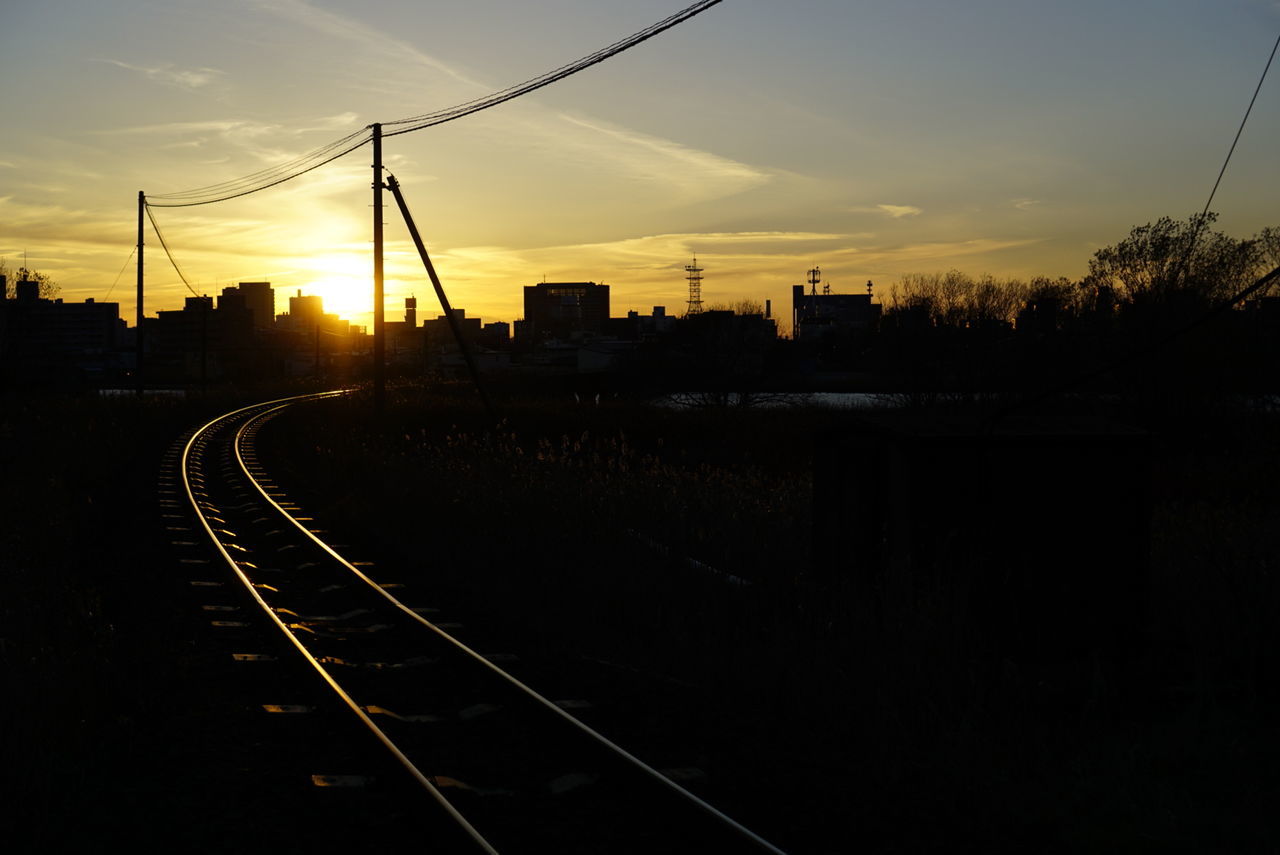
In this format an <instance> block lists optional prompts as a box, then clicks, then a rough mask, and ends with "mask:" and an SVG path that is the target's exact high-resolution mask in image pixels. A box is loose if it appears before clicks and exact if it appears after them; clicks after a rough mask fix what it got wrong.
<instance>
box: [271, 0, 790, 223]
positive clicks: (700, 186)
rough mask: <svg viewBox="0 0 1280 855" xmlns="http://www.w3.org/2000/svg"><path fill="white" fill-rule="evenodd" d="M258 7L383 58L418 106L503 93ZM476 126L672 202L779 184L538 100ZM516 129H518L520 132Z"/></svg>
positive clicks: (372, 38)
mask: <svg viewBox="0 0 1280 855" xmlns="http://www.w3.org/2000/svg"><path fill="white" fill-rule="evenodd" d="M253 2H254V3H255V5H256V6H257V7H258V8H260V9H262V10H264V11H267V12H269V13H272V14H275V15H278V16H280V17H283V18H285V19H287V20H289V21H291V22H293V23H295V24H297V25H299V26H304V27H307V28H309V29H311V30H313V31H315V32H318V33H320V34H323V35H325V36H328V37H331V38H335V39H341V40H343V41H346V42H348V43H354V44H356V45H358V46H359V48H360V49H361V54H362V55H366V56H373V57H378V58H379V59H380V61H381V62H383V63H385V68H386V69H387V73H386V74H384V75H382V77H381V79H383V80H385V81H391V80H403V81H405V83H406V89H407V92H411V93H412V95H413V97H414V98H415V99H418V98H421V97H422V94H423V93H425V92H434V93H435V94H436V95H437V97H438V96H439V95H440V92H439V90H440V88H441V83H442V82H444V83H445V84H446V86H448V85H449V84H452V86H451V87H450V91H449V93H448V94H447V95H446V97H448V98H449V99H450V100H452V99H455V98H456V99H459V100H465V99H469V98H473V97H475V96H477V95H480V94H486V93H489V92H492V91H494V90H495V89H497V88H498V87H496V86H493V85H491V84H490V83H487V82H483V81H479V80H476V79H475V78H473V77H471V76H469V75H467V74H466V73H464V72H463V71H461V70H460V69H458V68H456V67H454V66H453V65H451V64H449V63H447V62H444V61H442V60H440V59H438V58H436V57H434V56H432V55H430V54H428V53H425V52H423V51H422V50H419V49H418V48H417V47H415V46H414V45H412V44H410V43H409V42H407V41H405V40H402V39H400V38H397V37H395V36H394V35H391V34H389V33H386V32H383V31H381V30H378V29H376V28H374V27H371V26H369V25H367V24H365V23H364V22H363V21H361V20H359V19H357V18H354V17H349V16H346V15H342V14H339V13H336V12H332V11H329V10H326V9H321V8H319V7H317V6H316V5H314V4H312V3H310V2H307V0H253ZM415 68H416V69H418V70H419V71H423V70H425V71H428V72H431V74H430V77H429V79H427V80H423V79H422V76H421V74H420V73H419V74H417V75H416V76H415V74H414V72H413V69H415ZM406 69H407V70H408V71H406ZM410 80H411V81H412V82H411V83H410ZM506 82H508V81H503V83H506ZM446 106H449V104H448V102H447V101H446V102H445V103H435V104H430V105H427V104H424V105H423V107H422V110H423V111H425V110H428V109H436V108H439V107H446ZM353 118H354V116H353ZM472 126H473V128H474V127H477V126H484V127H485V128H486V129H487V130H486V131H483V132H488V133H491V134H493V135H494V136H495V137H496V138H497V139H499V140H501V141H502V142H503V143H504V144H508V145H509V144H512V143H513V141H517V140H518V144H519V145H520V147H521V149H522V150H524V151H528V150H529V149H530V147H531V146H539V147H540V154H549V155H551V156H557V157H562V158H563V157H571V158H572V159H573V160H574V163H575V167H581V166H582V165H584V164H585V165H590V164H591V163H596V164H601V165H608V166H609V167H610V168H612V169H615V170H618V169H620V170H621V171H622V173H623V174H624V175H626V176H628V177H630V178H632V179H636V180H639V181H644V182H651V183H654V184H658V185H660V186H662V187H663V192H665V193H667V194H668V197H669V199H670V200H671V201H674V202H679V203H688V202H693V201H703V200H708V199H715V198H723V197H724V196H728V195H732V194H735V193H738V192H742V191H744V190H749V189H752V188H754V187H758V186H760V185H762V184H764V183H766V182H768V181H769V180H770V179H771V175H770V174H769V173H767V172H764V171H762V170H760V169H757V168H755V167H752V166H749V165H747V164H744V163H739V162H737V161H734V160H732V159H729V158H725V157H722V156H720V155H717V154H714V153H711V152H705V151H700V150H698V149H694V148H690V147H688V146H685V145H682V144H680V143H677V142H674V141H671V140H666V139H661V138H658V137H653V136H649V135H647V134H644V133H640V132H637V131H634V130H631V129H629V128H625V127H621V126H618V125H614V124H610V123H608V122H604V121H601V120H599V119H595V118H590V117H585V116H571V115H567V114H565V113H561V112H552V111H549V110H547V109H545V108H542V107H540V106H538V102H537V101H536V100H530V99H525V100H523V101H522V108H521V109H519V110H515V111H513V110H506V111H504V112H503V117H502V123H501V128H494V127H492V126H490V125H488V123H486V122H485V121H484V120H481V121H480V122H478V123H473V125H472ZM516 126H518V130H517V131H516V132H513V130H512V129H513V127H516Z"/></svg>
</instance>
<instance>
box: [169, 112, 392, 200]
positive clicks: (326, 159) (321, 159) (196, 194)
mask: <svg viewBox="0 0 1280 855" xmlns="http://www.w3.org/2000/svg"><path fill="white" fill-rule="evenodd" d="M372 137H373V135H372V133H370V131H369V129H368V128H361V129H360V130H359V131H356V132H355V133H352V134H348V135H347V136H345V137H343V138H342V139H339V140H334V141H333V142H331V143H328V144H327V145H324V146H321V147H320V148H318V149H316V150H314V151H311V152H308V153H307V154H304V155H302V156H300V157H296V158H294V159H293V160H289V161H286V162H285V163H282V164H278V165H276V166H273V167H269V168H267V169H263V170H260V171H258V172H255V173H253V174H251V175H246V176H244V177H242V178H236V179H234V180H231V181H224V182H222V183H221V184H211V185H209V186H208V187H199V188H196V189H194V190H187V191H184V192H181V193H162V194H157V195H155V196H148V197H147V205H148V206H149V207H156V208H188V207H191V206H193V205H210V204H213V203H214V202H225V201H227V200H228V199H235V198H238V197H240V196H248V195H249V194H250V193H257V192H258V191H260V190H266V189H267V188H269V187H275V186H276V185H277V184H283V183H284V182H286V181H290V180H292V179H294V178H297V177H298V176H300V175H305V174H307V173H308V172H311V171H312V170H314V169H319V168H320V167H322V166H324V165H325V164H328V163H332V162H333V161H335V160H337V159H338V158H340V157H342V156H344V155H347V154H350V153H351V152H353V151H355V150H356V149H358V148H360V147H361V146H363V145H364V144H365V143H367V142H369V140H370V139H372Z"/></svg>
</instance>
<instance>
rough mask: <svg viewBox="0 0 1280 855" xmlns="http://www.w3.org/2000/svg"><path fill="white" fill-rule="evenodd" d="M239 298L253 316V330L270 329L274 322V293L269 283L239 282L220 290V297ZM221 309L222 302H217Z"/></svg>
mask: <svg viewBox="0 0 1280 855" xmlns="http://www.w3.org/2000/svg"><path fill="white" fill-rule="evenodd" d="M237 295H238V296H240V297H241V298H243V299H244V305H245V308H247V309H248V310H249V311H250V312H251V313H252V315H253V326H254V328H255V329H260V330H261V329H270V328H271V326H272V325H274V324H275V321H276V292H275V289H274V288H272V287H271V283H270V282H241V283H240V284H239V285H228V286H227V287H226V288H223V289H222V297H224V298H226V297H234V296H237ZM218 307H219V308H221V307H222V300H221V299H220V300H219V301H218Z"/></svg>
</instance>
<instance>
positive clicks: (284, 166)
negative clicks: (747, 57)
mask: <svg viewBox="0 0 1280 855" xmlns="http://www.w3.org/2000/svg"><path fill="white" fill-rule="evenodd" d="M720 2H721V0H699V2H697V3H693V4H692V5H690V6H687V7H685V8H684V9H681V10H680V11H679V12H676V13H675V14H674V15H670V16H668V17H666V18H663V19H662V20H661V21H658V22H657V23H656V24H652V25H650V26H648V27H645V28H644V29H643V30H640V31H638V32H635V33H632V34H631V35H630V36H627V37H626V38H625V39H621V40H620V41H616V42H614V43H613V44H611V45H609V46H607V47H604V48H601V49H600V50H598V51H595V52H594V53H590V54H587V55H586V56H584V57H582V58H581V59H579V60H577V61H575V62H571V63H569V64H568V65H563V66H561V67H559V68H557V69H553V70H552V71H548V72H547V73H545V74H541V75H539V76H538V77H533V78H530V79H529V80H526V81H525V82H523V83H518V84H516V85H515V86H509V87H507V88H506V89H501V90H499V91H497V92H494V93H492V94H490V95H486V96H485V97H483V98H476V99H473V100H471V101H465V102H463V103H461V104H456V105H454V106H452V107H448V108H445V109H443V110H437V111H435V112H433V113H423V114H421V115H418V116H410V117H408V118H404V119H397V120H395V121H393V122H383V123H382V124H383V126H384V127H389V126H397V125H407V127H401V128H400V129H399V130H394V131H391V132H389V133H383V136H384V137H392V136H398V135H400V134H407V133H411V132H413V131H420V130H422V129H423V128H429V127H433V126H434V125H441V124H444V123H445V122H452V121H454V120H455V119H461V118H462V117H464V116H470V115H471V114H473V113H478V112H480V111H481V110H487V109H489V108H490V107H496V106H498V105H499V104H504V103H506V102H507V101H510V100H512V99H513V98H519V97H520V96H521V95H525V94H528V93H529V92H533V91H534V90H536V89H541V88H542V87H544V86H550V85H551V84H552V83H555V82H557V81H559V80H563V79H565V78H566V77H569V76H570V75H573V74H577V73H578V72H579V71H582V70H584V69H587V68H590V67H591V66H593V65H596V64H598V63H601V62H604V61H605V60H606V59H609V58H610V57H614V56H617V55H618V54H620V53H622V52H623V51H625V50H629V49H630V48H633V47H635V46H636V45H638V44H640V43H641V42H644V41H647V40H649V39H651V38H653V37H654V36H656V35H658V34H659V33H662V32H664V31H666V30H669V29H671V28H672V27H674V26H676V25H677V24H681V23H683V22H685V21H687V20H689V19H690V18H692V17H693V16H695V15H698V14H701V13H702V12H705V11H706V10H707V9H710V8H711V7H712V6H715V5H716V4H718V3H720ZM371 128H372V126H369V127H366V128H361V129H360V130H358V131H355V132H353V133H350V134H348V135H347V136H345V137H343V138H341V139H338V140H334V141H333V142H331V143H327V144H326V145H323V146H321V147H320V148H318V149H315V150H314V151H311V152H308V153H306V154H304V155H301V156H299V157H296V158H293V159H292V160H288V161H285V162H284V163H280V164H277V165H275V166H271V167H267V168H266V169H262V170H259V171H258V172H254V173H251V174H249V175H246V176H243V177H241V178H235V179H232V180H230V181H224V182H221V183H218V184H210V185H209V186H207V187H197V188H195V189H193V190H186V191H182V192H179V193H162V194H156V195H154V196H148V197H147V205H148V206H149V207H157V208H185V207H191V206H193V205H211V204H213V203H214V202H225V201H227V200H228V199H236V198H238V197H240V196H248V195H249V194H250V193H257V192H259V191H261V190H266V189H267V188H269V187H275V186H276V185H277V184H283V183H284V182H286V181H290V180H292V179H294V178H297V177H298V176H300V175H305V174H306V173H308V172H311V171H312V170H314V169H319V168H320V167H322V166H324V165H326V164H328V163H332V162H333V161H335V160H337V159H338V158H340V157H343V156H344V155H347V154H350V153H351V152H353V151H355V150H356V149H358V148H360V147H362V146H364V145H365V144H366V143H368V142H369V141H370V140H371V139H372V138H373V134H372V132H371V130H370V129H371Z"/></svg>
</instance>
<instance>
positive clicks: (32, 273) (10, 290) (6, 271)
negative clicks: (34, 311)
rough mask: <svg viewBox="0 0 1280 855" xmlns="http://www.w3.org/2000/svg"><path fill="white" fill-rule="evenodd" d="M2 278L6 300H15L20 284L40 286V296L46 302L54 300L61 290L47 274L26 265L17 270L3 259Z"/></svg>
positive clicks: (1, 259) (1, 266)
mask: <svg viewBox="0 0 1280 855" xmlns="http://www.w3.org/2000/svg"><path fill="white" fill-rule="evenodd" d="M0 276H3V277H4V282H5V284H4V296H5V299H6V300H11V299H13V298H14V296H15V295H16V294H17V292H18V283H19V282H35V283H36V284H37V285H39V286H40V292H39V293H40V296H41V297H43V298H44V299H46V300H49V299H52V298H53V297H54V296H56V295H57V293H58V291H60V290H61V288H60V287H59V286H58V284H57V283H56V282H54V281H53V279H52V278H51V277H50V276H49V275H48V274H47V273H41V272H39V271H38V270H31V269H29V268H28V267H27V266H26V265H23V266H22V267H19V268H17V269H16V270H15V269H13V268H11V267H9V266H8V265H7V264H6V263H5V260H4V259H3V258H0Z"/></svg>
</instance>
